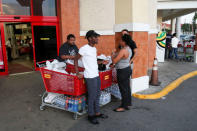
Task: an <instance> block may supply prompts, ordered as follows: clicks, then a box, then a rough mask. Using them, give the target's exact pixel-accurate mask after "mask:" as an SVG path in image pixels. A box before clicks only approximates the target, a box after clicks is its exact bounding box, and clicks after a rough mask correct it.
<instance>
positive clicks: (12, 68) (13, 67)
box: [8, 59, 34, 74]
mask: <svg viewBox="0 0 197 131" xmlns="http://www.w3.org/2000/svg"><path fill="white" fill-rule="evenodd" d="M8 70H9V74H15V73H22V72H30V71H33V70H34V65H33V61H32V60H28V59H17V60H13V61H11V62H9V63H8Z"/></svg>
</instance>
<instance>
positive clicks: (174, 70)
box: [138, 60, 197, 94]
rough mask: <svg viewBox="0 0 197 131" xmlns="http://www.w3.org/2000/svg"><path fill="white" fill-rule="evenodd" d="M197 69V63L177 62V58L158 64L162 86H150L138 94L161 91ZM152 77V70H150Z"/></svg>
mask: <svg viewBox="0 0 197 131" xmlns="http://www.w3.org/2000/svg"><path fill="white" fill-rule="evenodd" d="M195 70H197V64H195V63H193V62H180V61H179V62H177V61H175V60H167V61H165V62H164V63H159V64H158V74H159V76H158V77H159V81H160V82H161V85H160V86H151V85H150V86H149V89H146V90H144V91H141V92H138V94H153V93H156V92H159V91H161V90H162V89H163V88H165V87H166V86H167V85H169V84H170V83H171V82H173V81H174V80H176V79H177V78H179V77H181V76H183V75H184V74H187V73H189V72H192V71H195ZM148 74H149V76H150V77H151V74H152V70H149V72H148Z"/></svg>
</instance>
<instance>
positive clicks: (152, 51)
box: [148, 0, 159, 69]
mask: <svg viewBox="0 0 197 131" xmlns="http://www.w3.org/2000/svg"><path fill="white" fill-rule="evenodd" d="M149 1H150V3H149V4H150V5H149V22H150V30H149V35H148V40H149V42H148V68H149V69H152V67H153V61H154V58H155V57H156V35H157V33H158V32H159V30H158V29H157V8H154V7H155V6H157V0H149Z"/></svg>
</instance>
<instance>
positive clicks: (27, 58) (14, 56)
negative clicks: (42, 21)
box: [4, 22, 34, 74]
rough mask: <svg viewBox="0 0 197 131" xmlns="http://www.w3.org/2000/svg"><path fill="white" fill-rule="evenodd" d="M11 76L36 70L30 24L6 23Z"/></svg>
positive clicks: (6, 42) (5, 30) (6, 44)
mask: <svg viewBox="0 0 197 131" xmlns="http://www.w3.org/2000/svg"><path fill="white" fill-rule="evenodd" d="M4 32H5V33H4V34H5V46H6V53H7V61H8V72H9V74H15V73H22V72H30V71H33V70H34V63H33V44H32V31H31V24H30V23H13V22H12V23H9V22H5V23H4Z"/></svg>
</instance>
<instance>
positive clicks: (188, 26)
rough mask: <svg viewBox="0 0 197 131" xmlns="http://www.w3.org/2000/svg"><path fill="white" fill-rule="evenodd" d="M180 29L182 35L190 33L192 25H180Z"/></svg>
mask: <svg viewBox="0 0 197 131" xmlns="http://www.w3.org/2000/svg"><path fill="white" fill-rule="evenodd" d="M181 29H182V31H183V33H186V32H192V25H191V24H188V23H185V24H183V25H182V27H181Z"/></svg>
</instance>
